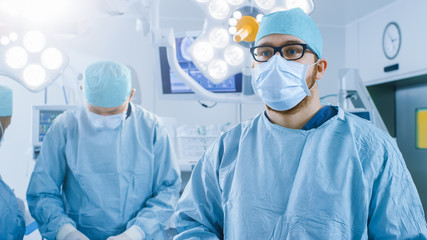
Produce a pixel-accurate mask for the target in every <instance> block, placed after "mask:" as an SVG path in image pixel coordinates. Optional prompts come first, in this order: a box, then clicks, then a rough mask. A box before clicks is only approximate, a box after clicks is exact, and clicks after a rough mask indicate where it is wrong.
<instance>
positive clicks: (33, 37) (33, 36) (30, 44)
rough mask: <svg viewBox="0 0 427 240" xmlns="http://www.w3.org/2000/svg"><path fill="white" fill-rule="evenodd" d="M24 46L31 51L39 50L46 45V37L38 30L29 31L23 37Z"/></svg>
mask: <svg viewBox="0 0 427 240" xmlns="http://www.w3.org/2000/svg"><path fill="white" fill-rule="evenodd" d="M23 43H24V47H25V48H26V49H27V50H28V51H29V52H32V53H36V52H40V51H41V50H42V49H43V48H44V47H45V45H46V38H45V36H44V35H43V33H41V32H40V31H30V32H28V33H27V34H25V36H24V39H23Z"/></svg>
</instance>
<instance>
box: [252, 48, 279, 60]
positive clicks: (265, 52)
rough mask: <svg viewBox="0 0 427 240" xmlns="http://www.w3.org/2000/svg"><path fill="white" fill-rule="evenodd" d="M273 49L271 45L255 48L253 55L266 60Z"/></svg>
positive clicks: (257, 58) (271, 54) (270, 55)
mask: <svg viewBox="0 0 427 240" xmlns="http://www.w3.org/2000/svg"><path fill="white" fill-rule="evenodd" d="M273 52H274V49H273V48H271V47H260V48H257V49H255V52H254V53H255V57H256V60H258V61H267V60H268V59H270V58H271V57H272V56H273Z"/></svg>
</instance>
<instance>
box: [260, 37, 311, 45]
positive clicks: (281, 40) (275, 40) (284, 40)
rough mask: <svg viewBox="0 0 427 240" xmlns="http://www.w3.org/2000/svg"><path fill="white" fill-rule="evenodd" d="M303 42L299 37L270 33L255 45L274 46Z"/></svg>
mask: <svg viewBox="0 0 427 240" xmlns="http://www.w3.org/2000/svg"><path fill="white" fill-rule="evenodd" d="M292 43H305V42H304V41H303V40H302V39H301V38H299V37H295V36H293V35H288V34H270V35H268V36H265V37H263V38H261V39H260V40H259V41H258V44H257V46H275V47H280V46H283V45H285V44H292Z"/></svg>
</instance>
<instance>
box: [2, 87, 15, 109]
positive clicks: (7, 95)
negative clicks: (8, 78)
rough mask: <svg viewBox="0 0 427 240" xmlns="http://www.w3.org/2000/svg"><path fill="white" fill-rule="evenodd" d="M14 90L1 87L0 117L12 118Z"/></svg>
mask: <svg viewBox="0 0 427 240" xmlns="http://www.w3.org/2000/svg"><path fill="white" fill-rule="evenodd" d="M12 100H13V96H12V89H10V88H8V87H4V86H0V117H8V116H12Z"/></svg>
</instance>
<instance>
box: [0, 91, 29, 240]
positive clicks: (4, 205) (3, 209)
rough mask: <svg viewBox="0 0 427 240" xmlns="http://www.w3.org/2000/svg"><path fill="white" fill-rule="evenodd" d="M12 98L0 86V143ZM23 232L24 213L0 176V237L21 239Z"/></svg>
mask: <svg viewBox="0 0 427 240" xmlns="http://www.w3.org/2000/svg"><path fill="white" fill-rule="evenodd" d="M12 100H13V93H12V89H10V88H8V87H4V86H0V145H1V142H2V141H3V139H4V132H5V131H6V128H7V127H8V126H9V124H10V122H11V118H12V102H13V101H12ZM3 160H4V159H3ZM24 233H25V221H24V215H23V213H22V212H21V210H19V208H18V201H17V198H16V197H15V194H14V193H13V191H12V190H11V189H10V187H9V186H8V185H7V184H6V183H5V182H4V181H3V180H2V178H1V176H0V239H4V240H12V239H23V237H24Z"/></svg>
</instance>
